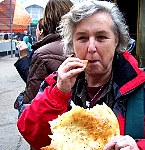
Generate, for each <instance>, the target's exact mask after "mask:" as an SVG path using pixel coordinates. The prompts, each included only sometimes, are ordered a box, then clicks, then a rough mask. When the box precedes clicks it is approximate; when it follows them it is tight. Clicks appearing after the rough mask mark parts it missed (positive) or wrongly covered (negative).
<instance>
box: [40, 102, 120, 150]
mask: <svg viewBox="0 0 145 150" xmlns="http://www.w3.org/2000/svg"><path fill="white" fill-rule="evenodd" d="M50 125H51V130H52V132H53V135H51V136H50V137H51V138H52V141H51V145H50V146H47V147H44V148H42V149H41V150H75V149H79V150H84V149H87V150H102V149H103V148H104V146H105V145H106V144H107V143H108V142H109V141H110V140H112V139H113V137H114V136H116V135H119V134H120V130H119V124H118V120H117V118H116V116H115V114H114V113H113V111H112V110H111V109H110V108H109V107H108V106H107V105H105V104H103V105H96V106H94V107H93V108H91V109H83V108H81V107H79V106H73V108H72V110H71V111H69V112H66V113H64V114H62V115H61V116H59V117H58V118H57V119H55V120H53V121H51V122H50Z"/></svg>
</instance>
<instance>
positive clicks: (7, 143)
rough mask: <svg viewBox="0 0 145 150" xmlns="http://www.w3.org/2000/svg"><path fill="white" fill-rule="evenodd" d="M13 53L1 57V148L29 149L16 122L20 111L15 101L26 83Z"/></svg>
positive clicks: (2, 149) (13, 149)
mask: <svg viewBox="0 0 145 150" xmlns="http://www.w3.org/2000/svg"><path fill="white" fill-rule="evenodd" d="M16 60H17V58H16V57H15V56H13V58H11V55H7V56H4V57H0V150H29V149H30V148H29V145H28V144H27V142H26V141H25V140H24V139H23V138H22V136H21V135H20V133H19V131H18V129H17V126H16V122H17V116H18V112H17V110H15V109H14V107H13V104H14V101H15V99H16V97H17V95H18V94H19V92H21V91H22V90H24V87H25V83H24V82H23V80H22V79H21V78H20V76H19V74H18V72H17V70H16V68H15V67H14V63H15V62H16Z"/></svg>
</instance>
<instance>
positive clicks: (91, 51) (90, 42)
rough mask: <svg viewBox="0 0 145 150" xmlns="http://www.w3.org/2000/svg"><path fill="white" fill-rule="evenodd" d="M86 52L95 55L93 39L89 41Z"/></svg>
mask: <svg viewBox="0 0 145 150" xmlns="http://www.w3.org/2000/svg"><path fill="white" fill-rule="evenodd" d="M88 52H89V53H95V52H96V45H95V40H94V39H90V40H89V44H88Z"/></svg>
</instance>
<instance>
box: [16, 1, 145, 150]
mask: <svg viewBox="0 0 145 150" xmlns="http://www.w3.org/2000/svg"><path fill="white" fill-rule="evenodd" d="M59 29H60V34H61V36H62V37H63V39H62V40H63V43H64V52H65V54H69V55H71V54H73V56H72V57H68V58H67V59H66V60H65V61H64V62H63V63H62V64H61V65H60V67H59V68H58V71H57V72H56V73H53V74H51V75H49V76H48V77H46V78H45V82H44V83H45V84H42V88H41V90H40V92H39V93H38V95H37V96H36V97H35V98H34V100H33V101H32V103H31V104H30V105H29V106H27V107H26V108H25V109H24V111H23V112H22V114H21V116H20V118H19V120H18V122H17V126H18V129H19V131H20V133H21V134H22V136H23V137H24V138H25V139H26V141H27V142H28V143H30V144H31V145H32V147H34V148H35V149H36V150H39V149H40V148H41V147H42V146H46V145H49V143H50V142H51V139H50V138H49V136H48V135H50V134H51V129H50V125H49V121H52V120H54V119H55V118H57V117H58V116H59V115H61V114H63V113H65V112H67V111H68V110H69V108H71V107H70V101H73V102H74V104H75V105H79V106H81V107H83V108H84V109H87V108H88V109H89V108H92V107H94V106H95V105H96V104H102V103H105V104H106V105H108V106H109V107H110V108H111V109H112V110H113V112H114V113H115V114H116V116H117V118H118V122H119V126H120V134H121V135H120V136H117V137H114V139H113V140H112V141H110V142H109V143H108V144H107V145H105V147H104V150H111V149H114V150H127V149H128V150H139V149H140V150H144V149H145V137H144V136H145V130H144V128H145V126H144V125H145V123H144V112H145V107H144V104H145V92H144V91H145V89H144V87H145V72H144V71H143V70H141V69H140V68H138V62H137V60H136V59H135V58H134V57H133V56H132V55H131V54H130V53H129V52H127V50H126V48H127V45H128V41H129V39H130V37H129V32H128V27H127V25H126V22H125V19H124V17H123V14H122V13H121V12H120V10H119V8H118V7H117V5H116V4H115V3H111V2H107V1H97V0H90V1H85V2H82V3H79V4H74V6H73V7H72V9H71V10H70V12H69V13H67V14H66V15H64V16H63V18H62V21H61V24H60V26H59ZM83 60H88V64H87V66H86V68H85V69H84V67H83ZM42 90H43V91H42ZM132 108H133V109H132ZM129 112H131V113H130V114H131V115H129ZM102 113H103V112H102ZM128 122H130V124H128ZM128 125H129V126H128ZM76 140H77V139H76Z"/></svg>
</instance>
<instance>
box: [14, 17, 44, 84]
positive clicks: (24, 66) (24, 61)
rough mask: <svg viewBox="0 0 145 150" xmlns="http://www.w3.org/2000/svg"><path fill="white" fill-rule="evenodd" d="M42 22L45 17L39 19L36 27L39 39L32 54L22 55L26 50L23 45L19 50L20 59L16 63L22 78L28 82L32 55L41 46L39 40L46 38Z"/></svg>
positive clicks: (33, 46) (33, 47) (32, 47)
mask: <svg viewBox="0 0 145 150" xmlns="http://www.w3.org/2000/svg"><path fill="white" fill-rule="evenodd" d="M42 22H43V19H42V18H41V19H40V20H39V21H38V24H37V28H36V37H37V41H36V42H35V43H34V44H33V45H32V46H31V49H32V52H31V54H30V56H26V55H24V56H22V55H21V54H22V53H21V51H23V50H24V47H23V46H22V45H21V46H22V48H21V49H19V50H18V51H19V56H18V58H19V59H18V60H17V61H16V62H15V64H14V66H15V67H16V69H17V71H18V73H19V75H20V76H21V78H22V79H23V81H24V82H25V83H27V78H28V74H29V67H30V62H31V58H32V55H33V53H34V51H35V50H36V49H38V48H39V41H40V40H42V39H43V38H44V33H43V32H44V31H43V23H42ZM18 42H19V41H18ZM20 44H21V43H20Z"/></svg>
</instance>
